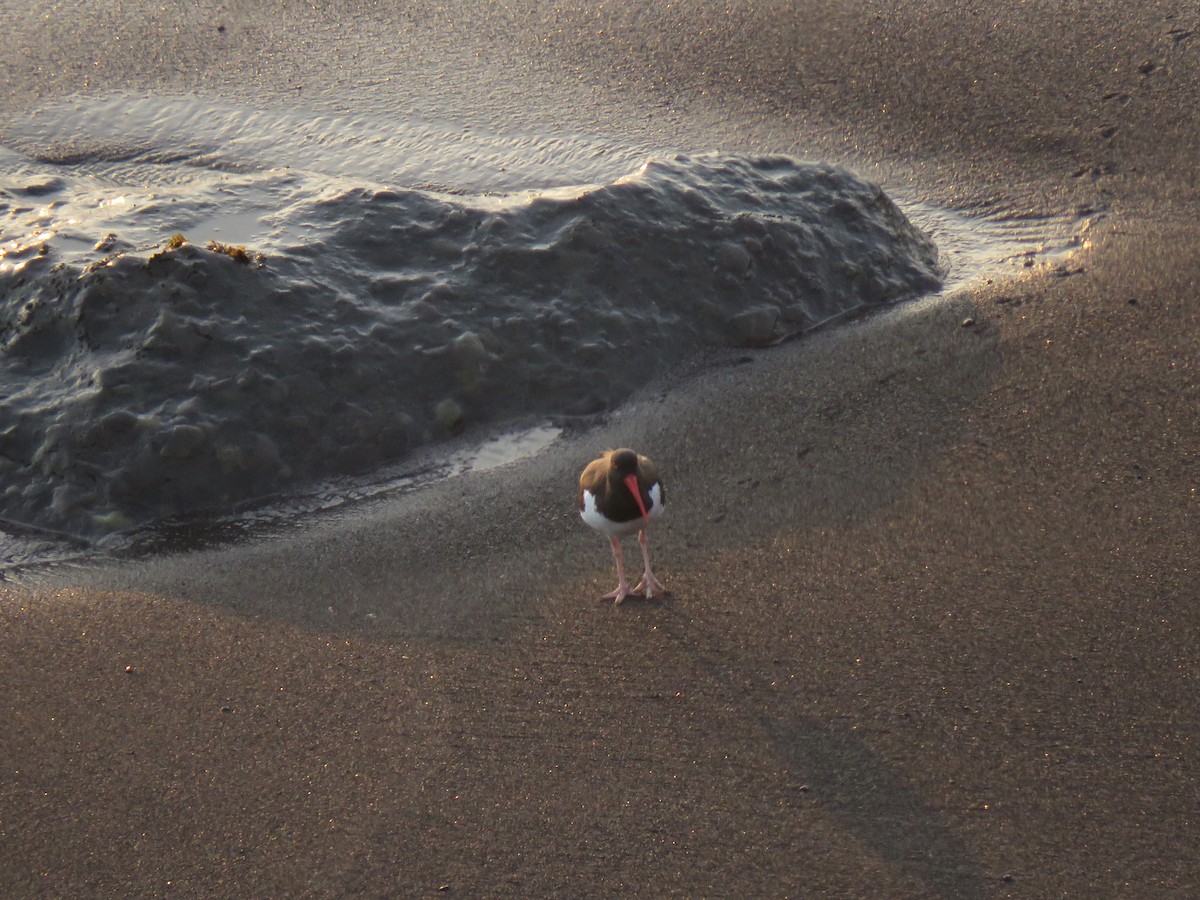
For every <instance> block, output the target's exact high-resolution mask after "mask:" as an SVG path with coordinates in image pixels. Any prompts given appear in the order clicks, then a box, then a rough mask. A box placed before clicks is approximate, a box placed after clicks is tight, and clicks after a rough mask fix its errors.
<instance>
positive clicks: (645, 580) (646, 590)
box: [633, 569, 666, 600]
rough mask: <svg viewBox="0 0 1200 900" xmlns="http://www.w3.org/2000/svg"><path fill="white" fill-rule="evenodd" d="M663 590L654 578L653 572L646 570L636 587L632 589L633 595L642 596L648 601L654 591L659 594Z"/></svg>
mask: <svg viewBox="0 0 1200 900" xmlns="http://www.w3.org/2000/svg"><path fill="white" fill-rule="evenodd" d="M665 590H666V588H664V587H663V586H662V582H660V581H659V580H658V579H657V578H655V577H654V573H653V572H651V571H650V570H649V569H647V570H646V571H645V573H644V574H643V575H642V580H641V581H639V582H638V583H637V587H635V588H634V589H633V593H635V594H644V595H645V596H646V599H647V600H649V599H650V598H652V597H653V596H654V592H655V591H658V592H659V593H660V594H661V593H662V592H663V591H665Z"/></svg>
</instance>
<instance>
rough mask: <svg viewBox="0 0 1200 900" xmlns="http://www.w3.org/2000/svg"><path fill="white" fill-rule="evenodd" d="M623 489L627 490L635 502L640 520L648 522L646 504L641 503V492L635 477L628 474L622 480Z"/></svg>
mask: <svg viewBox="0 0 1200 900" xmlns="http://www.w3.org/2000/svg"><path fill="white" fill-rule="evenodd" d="M623 480H624V482H625V487H627V488H629V493H631V494H633V499H634V500H635V501H637V505H638V509H640V510H641V511H642V518H643V519H645V520H646V521H647V522H649V521H650V516H649V515H648V514H647V513H646V504H645V503H643V502H642V491H641V488H639V487H638V480H637V476H636V475H633V474H630V475H626V476H625V478H624V479H623Z"/></svg>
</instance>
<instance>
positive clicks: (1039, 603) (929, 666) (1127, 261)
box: [0, 0, 1200, 898]
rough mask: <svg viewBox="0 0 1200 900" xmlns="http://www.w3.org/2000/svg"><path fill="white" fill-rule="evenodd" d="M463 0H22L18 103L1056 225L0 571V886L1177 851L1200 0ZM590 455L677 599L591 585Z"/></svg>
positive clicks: (972, 877) (774, 878)
mask: <svg viewBox="0 0 1200 900" xmlns="http://www.w3.org/2000/svg"><path fill="white" fill-rule="evenodd" d="M5 6H13V5H12V4H5ZM487 9H488V10H489V11H488V12H487V13H486V14H485V13H482V12H481V13H478V15H477V16H476V17H466V18H463V17H461V16H454V15H452V14H451V13H450V12H448V11H447V10H446V8H445V7H441V6H438V5H434V4H423V3H417V4H405V5H404V6H403V9H402V11H401V10H398V11H396V12H394V13H390V12H386V11H384V10H381V9H379V8H377V6H376V5H375V4H371V3H348V4H330V5H328V6H326V5H323V4H316V8H313V5H312V4H307V3H304V4H302V3H294V4H293V3H285V4H282V5H280V6H278V7H272V8H270V9H267V8H266V7H264V8H262V9H257V8H256V9H254V10H250V11H242V12H238V13H237V14H233V13H231V12H230V10H229V8H228V7H227V6H225V5H224V4H220V3H215V2H214V3H209V2H204V3H198V4H192V5H191V6H189V7H188V8H187V9H186V10H176V9H173V8H172V9H168V8H167V7H164V6H162V4H160V3H144V4H143V3H132V4H124V5H123V6H122V12H121V13H120V17H119V18H112V17H113V16H115V15H116V14H115V13H114V12H112V11H111V10H110V9H108V8H106V7H105V6H104V5H102V4H87V3H80V2H64V3H59V4H55V5H54V7H53V10H52V11H50V12H48V13H46V14H45V15H44V17H43V16H42V14H41V13H40V12H39V13H38V14H37V15H35V14H33V13H31V12H29V11H28V10H25V9H24V8H22V9H21V10H20V11H17V10H16V9H15V7H14V8H13V9H6V10H5V16H4V18H5V21H6V22H8V23H10V26H9V27H8V28H7V30H6V32H5V34H4V36H3V37H0V42H2V43H3V46H4V51H5V52H4V53H3V54H0V91H2V92H3V102H4V109H5V116H4V118H5V120H7V121H8V122H9V123H10V126H11V123H13V122H16V121H18V120H19V119H20V118H21V117H22V116H26V115H30V114H31V113H32V112H33V111H36V110H37V109H38V108H39V106H40V105H42V104H45V103H49V102H51V101H56V100H61V99H63V98H70V97H73V96H81V95H86V96H105V95H107V94H110V93H115V92H121V91H129V92H156V93H163V94H180V95H183V94H188V95H192V94H199V95H204V96H223V97H227V98H232V99H236V100H238V101H239V102H244V103H250V104H261V105H263V106H268V105H272V104H274V105H286V104H288V103H289V102H297V101H299V100H300V99H303V101H304V102H305V103H308V104H312V105H313V107H314V108H318V109H322V110H327V111H336V112H339V113H343V112H344V113H346V114H347V115H351V116H360V117H370V116H372V115H384V114H391V115H395V114H397V111H398V110H399V111H409V110H411V111H414V112H421V113H423V114H428V115H437V116H441V117H444V118H445V119H447V120H451V121H454V120H462V121H478V122H486V121H492V122H504V123H506V124H507V125H508V126H510V127H516V128H526V129H530V130H548V129H552V128H553V126H554V124H555V123H556V122H557V123H563V122H569V123H570V124H571V126H572V127H575V128H578V129H581V130H587V131H589V132H592V133H596V134H602V135H604V136H605V137H606V138H607V139H611V140H614V141H616V140H623V139H624V140H629V141H631V142H635V143H636V142H640V141H642V140H643V139H644V138H645V137H646V136H647V135H649V136H651V137H653V138H654V139H655V140H656V141H660V142H663V143H671V144H674V145H679V146H685V147H690V148H696V149H704V150H752V151H756V152H758V151H762V152H783V153H791V154H795V155H797V156H801V157H805V158H810V159H819V160H823V161H829V162H835V163H841V164H845V165H849V166H852V167H853V168H855V169H856V170H857V171H859V172H861V173H862V174H864V175H865V176H867V177H870V178H873V179H875V180H878V181H879V182H881V183H882V184H883V185H885V187H887V189H888V190H889V191H894V192H897V193H898V194H901V195H904V196H906V197H908V198H911V199H915V200H919V201H921V202H925V203H928V204H931V205H942V206H953V207H955V208H957V209H961V210H965V211H968V212H972V213H974V214H978V215H981V216H988V217H990V218H991V219H992V220H993V221H999V222H1003V221H1005V220H1007V219H1015V218H1017V217H1031V218H1034V219H1036V218H1038V217H1045V218H1057V219H1067V220H1070V221H1073V222H1074V223H1076V224H1075V227H1076V230H1077V231H1079V233H1081V234H1082V236H1083V241H1082V242H1081V245H1080V247H1079V248H1078V249H1077V250H1076V252H1074V253H1073V254H1070V255H1069V256H1066V257H1064V258H1063V260H1062V261H1061V263H1060V264H1055V265H1044V266H1043V265H1039V266H1036V267H1033V268H1031V270H1030V271H1029V272H1028V273H1027V274H1023V275H1021V276H1020V277H1014V278H1008V279H999V278H996V279H993V280H992V281H990V282H989V281H986V280H984V281H979V282H977V283H975V284H973V285H971V286H969V287H967V288H965V289H961V290H958V291H956V292H954V293H952V294H950V295H949V296H943V297H940V298H938V299H937V300H936V301H935V302H921V303H918V304H915V305H913V306H911V307H909V308H904V309H899V310H896V311H893V312H890V313H887V314H882V315H877V316H874V317H871V318H868V319H866V320H863V321H859V322H855V323H852V324H850V325H848V326H845V327H841V328H836V329H831V330H827V331H824V332H820V333H818V334H815V335H812V336H811V337H809V338H805V339H803V340H800V341H795V342H791V343H787V344H784V345H782V346H779V347H776V348H773V349H770V350H762V351H758V350H756V351H753V352H749V351H729V352H722V353H713V354H711V355H710V356H709V357H707V358H705V359H702V360H698V361H697V362H696V363H695V364H694V365H693V366H691V367H689V368H688V369H687V370H686V371H681V372H679V373H677V374H676V375H674V376H672V377H671V378H669V379H668V380H666V381H665V382H661V383H655V384H653V385H648V386H647V388H646V390H645V391H644V392H643V393H642V394H641V395H639V396H638V397H637V398H636V399H635V400H634V401H633V402H632V403H631V404H629V405H628V406H626V407H624V408H623V409H621V410H620V411H619V412H617V413H615V414H613V415H612V416H611V417H610V418H609V419H608V420H607V421H606V422H605V423H603V425H602V426H600V427H599V428H597V429H594V430H589V431H586V432H585V431H580V432H578V433H569V434H567V435H565V436H564V438H563V439H562V440H560V441H559V442H558V443H556V444H555V445H554V446H553V447H552V448H551V449H549V450H548V451H546V452H544V453H543V454H541V455H540V456H538V457H536V458H534V459H532V460H529V461H526V462H523V463H517V464H514V465H512V466H508V467H505V468H501V469H496V470H493V471H490V472H480V473H471V474H468V475H466V476H463V477H460V478H455V479H451V480H449V481H444V482H441V483H438V484H435V485H431V486H430V487H428V488H425V489H422V490H419V491H416V492H414V493H412V494H409V495H407V496H405V497H402V498H393V499H390V500H389V499H384V500H381V501H377V502H371V503H365V504H363V505H362V506H361V507H356V508H354V509H352V510H350V511H346V512H343V513H339V514H337V515H331V516H325V517H317V518H316V519H315V520H314V521H311V522H307V523H305V524H304V526H303V527H297V528H295V529H280V530H277V531H275V532H272V533H270V534H268V535H265V536H263V537H262V538H261V539H258V540H254V541H248V542H240V543H235V544H232V545H228V544H226V545H221V546H218V547H215V548H210V549H206V550H200V551H197V552H194V553H190V554H180V555H175V556H166V557H162V558H154V559H143V560H138V561H134V562H129V563H125V564H122V565H105V566H99V567H84V568H77V567H65V568H63V569H62V570H61V571H54V572H50V573H48V574H47V575H45V576H42V577H39V578H37V579H33V580H30V581H29V582H27V583H21V584H12V585H5V586H2V587H0V894H3V895H4V896H8V897H84V896H94V897H115V896H121V897H152V896H165V895H169V896H186V897H223V896H245V897H252V896H255V897H268V896H271V897H408V896H412V897H421V896H458V897H508V896H514V897H515V896H527V897H552V896H580V897H592V896H595V897H604V896H616V895H625V896H655V897H658V896H680V897H722V896H743V897H809V896H830V897H864V898H866V897H889V898H890V897H896V898H900V897H913V898H917V897H939V898H972V897H980V898H983V897H1181V898H1182V897H1189V896H1193V895H1195V894H1196V893H1197V892H1198V891H1200V829H1198V827H1197V825H1198V823H1197V812H1196V810H1197V809H1200V774H1198V773H1200V717H1198V715H1197V696H1198V691H1197V687H1198V685H1197V678H1198V677H1200V668H1198V663H1197V655H1196V653H1197V651H1196V648H1197V646H1200V605H1198V604H1197V600H1198V599H1200V573H1198V570H1197V563H1196V555H1195V551H1196V543H1197V540H1196V539H1197V535H1198V534H1200V524H1198V522H1197V512H1198V510H1200V505H1198V504H1200V498H1198V492H1200V451H1198V448H1200V424H1198V420H1197V415H1196V410H1197V408H1198V406H1200V378H1198V368H1197V367H1198V364H1200V336H1198V335H1200V313H1198V304H1197V291H1198V290H1200V287H1198V282H1200V227H1198V226H1197V224H1196V223H1197V219H1198V216H1197V213H1198V212H1200V193H1198V188H1200V177H1197V165H1196V152H1195V148H1196V147H1197V146H1198V145H1200V103H1198V102H1197V98H1196V91H1195V85H1196V80H1197V72H1198V71H1200V57H1198V54H1200V17H1198V16H1197V14H1196V12H1195V10H1193V9H1191V8H1190V7H1189V6H1188V5H1187V4H1183V3H1175V2H1153V3H1144V4H1127V3H1125V4H1119V3H1115V2H1096V3H1091V4H1087V5H1086V9H1075V8H1070V9H1068V5H1066V4H1057V3H1035V4H1028V3H1018V2H1015V0H996V2H991V3H987V4H977V3H968V4H962V3H949V2H945V0H917V2H914V3H907V4H892V3H873V2H863V3H841V2H810V0H803V2H799V3H795V4H778V5H772V4H765V5H761V6H757V5H756V6H755V8H754V9H753V10H750V9H743V8H741V6H740V5H734V6H728V5H725V4H720V3H716V2H713V0H705V2H695V3H683V4H677V5H673V6H672V7H671V8H670V9H669V10H662V11H660V12H657V13H654V14H651V13H649V12H647V11H645V8H644V7H643V6H639V5H637V4H615V5H608V4H605V5H598V6H597V5H592V4H579V5H576V4H571V3H567V4H561V5H553V6H550V7H547V6H545V5H542V4H536V3H532V2H530V3H525V2H518V3H513V4H506V5H504V7H503V9H502V10H501V9H500V8H499V7H498V6H493V5H488V7H487ZM610 446H635V447H637V448H638V449H639V450H641V451H642V452H644V453H647V454H649V455H651V456H652V457H653V458H654V459H655V460H656V461H657V462H658V464H659V467H660V469H661V470H662V472H663V475H664V479H665V480H666V482H667V485H668V490H669V492H670V493H669V501H670V506H669V509H668V512H667V514H666V517H665V519H664V521H663V523H662V527H661V528H658V529H657V530H656V532H655V533H654V535H653V538H652V548H653V551H654V554H655V560H656V565H655V570H656V573H657V574H658V576H659V578H660V579H662V580H663V582H664V583H665V585H666V586H667V588H668V590H669V594H668V595H667V596H666V597H663V598H655V599H654V600H652V601H645V600H638V599H637V598H634V599H632V600H630V601H628V602H627V603H626V604H624V605H623V606H622V607H620V608H613V607H612V606H611V605H607V604H598V603H596V601H595V597H596V596H597V595H599V594H600V593H603V592H604V591H607V590H609V589H610V588H611V587H612V586H613V585H612V584H611V583H610V582H611V579H612V578H613V572H612V569H611V559H610V557H609V555H608V550H607V548H606V547H605V545H604V542H603V540H602V539H601V538H599V537H598V536H597V535H595V534H594V533H590V532H589V531H588V529H586V528H585V527H584V526H582V525H581V523H580V522H579V521H578V516H577V513H576V511H575V509H574V505H573V504H574V499H575V481H576V479H577V477H578V473H579V471H580V470H581V469H582V468H583V466H584V465H585V464H586V463H587V462H588V461H589V460H590V459H592V458H593V457H594V456H595V455H596V452H597V451H599V450H602V449H604V448H606V447H610Z"/></svg>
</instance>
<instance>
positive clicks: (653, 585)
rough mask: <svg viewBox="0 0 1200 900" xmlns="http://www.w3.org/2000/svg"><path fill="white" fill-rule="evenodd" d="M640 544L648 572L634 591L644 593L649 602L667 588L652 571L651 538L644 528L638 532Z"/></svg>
mask: <svg viewBox="0 0 1200 900" xmlns="http://www.w3.org/2000/svg"><path fill="white" fill-rule="evenodd" d="M638 543H639V544H640V545H641V547H642V562H644V563H645V564H646V570H645V571H644V572H642V580H641V581H639V582H638V584H637V587H635V588H634V589H633V592H634V593H635V594H637V593H644V594H645V595H646V599H647V600H649V599H650V598H651V597H653V596H654V592H655V591H660V592H661V591H663V590H665V588H664V587H663V586H662V584H661V583H660V582H659V580H658V579H657V578H655V577H654V573H653V572H651V571H650V538H648V537H647V536H646V530H645V529H644V528H643V529H642V530H641V531H639V532H638Z"/></svg>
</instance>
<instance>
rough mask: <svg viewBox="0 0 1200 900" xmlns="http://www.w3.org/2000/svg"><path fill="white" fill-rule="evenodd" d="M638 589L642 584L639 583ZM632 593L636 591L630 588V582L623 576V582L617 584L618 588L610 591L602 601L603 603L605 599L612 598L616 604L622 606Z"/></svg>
mask: <svg viewBox="0 0 1200 900" xmlns="http://www.w3.org/2000/svg"><path fill="white" fill-rule="evenodd" d="M638 590H641V585H638ZM632 593H634V592H633V591H631V590H630V589H629V582H628V581H626V580H625V579H623V578H622V579H621V583H620V584H619V585H617V589H616V590H615V591H609V592H608V593H607V594H605V595H604V596H603V597H601V598H600V602H601V603H603V602H604V601H605V600H611V601H612V602H613V605H614V606H620V605H621V604H622V603H624V602H625V598H626V597H628V596H629V595H630V594H632Z"/></svg>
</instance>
